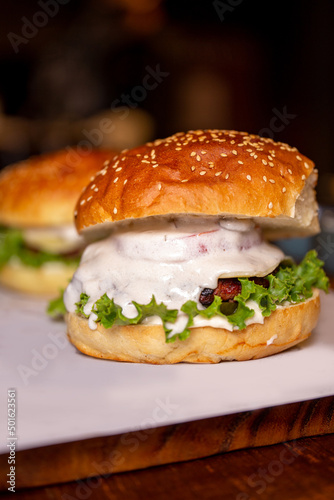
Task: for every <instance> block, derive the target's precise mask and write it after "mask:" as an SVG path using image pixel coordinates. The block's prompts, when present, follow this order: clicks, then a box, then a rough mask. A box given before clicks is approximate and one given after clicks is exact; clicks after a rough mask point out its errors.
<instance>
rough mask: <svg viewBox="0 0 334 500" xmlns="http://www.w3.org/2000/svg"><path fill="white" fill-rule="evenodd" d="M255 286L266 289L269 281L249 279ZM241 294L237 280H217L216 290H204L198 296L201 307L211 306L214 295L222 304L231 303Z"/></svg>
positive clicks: (255, 278) (256, 278)
mask: <svg viewBox="0 0 334 500" xmlns="http://www.w3.org/2000/svg"><path fill="white" fill-rule="evenodd" d="M249 279H250V280H252V281H254V283H255V284H256V285H261V286H263V287H264V288H268V286H269V281H268V280H267V279H266V278H258V277H253V278H249ZM239 293H241V283H240V281H239V280H238V278H219V279H218V284H217V287H216V288H214V289H213V288H204V289H203V290H202V292H201V294H200V297H199V301H200V303H201V304H202V305H203V306H209V305H210V304H212V302H213V300H214V297H215V295H218V297H220V298H221V299H222V301H223V302H233V300H234V298H235V297H236V295H239Z"/></svg>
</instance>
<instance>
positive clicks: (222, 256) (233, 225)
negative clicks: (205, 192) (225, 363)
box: [64, 218, 284, 331]
mask: <svg viewBox="0 0 334 500" xmlns="http://www.w3.org/2000/svg"><path fill="white" fill-rule="evenodd" d="M148 224H152V225H148ZM283 258H284V254H283V253H282V252H281V250H279V249H278V248H277V247H274V246H273V245H270V244H268V243H266V242H264V241H263V240H262V237H261V233H260V231H259V229H258V228H256V227H255V225H254V223H253V222H252V221H247V220H242V221H241V220H236V219H234V220H224V219H221V220H219V219H216V220H212V219H205V218H185V219H183V218H179V219H176V220H174V221H169V222H161V221H156V222H153V223H152V222H151V223H147V224H146V225H145V224H138V225H136V223H134V224H133V225H132V227H127V228H121V229H118V230H116V231H115V232H114V234H112V235H111V236H110V237H109V238H107V239H105V240H103V241H99V242H97V243H93V244H91V245H89V246H88V247H87V248H86V250H85V251H84V254H83V256H82V259H81V263H80V266H79V268H78V269H77V271H76V272H75V274H74V277H73V279H72V281H71V283H70V284H69V286H68V287H67V289H66V291H65V294H64V301H65V305H66V308H67V310H68V311H70V312H75V309H76V306H75V303H76V302H78V301H79V299H80V294H81V293H86V294H87V295H88V296H89V297H90V299H89V302H88V303H87V304H86V306H85V309H84V312H85V313H86V314H87V315H90V319H89V326H90V328H92V329H93V328H94V327H95V323H94V319H96V317H95V315H94V314H93V313H91V310H92V306H93V304H94V303H95V302H96V300H98V299H99V298H100V297H101V296H102V295H103V294H104V293H106V294H107V295H108V297H109V298H113V299H114V301H115V303H116V304H118V305H120V306H121V307H122V308H123V313H124V314H125V315H126V316H128V317H134V316H135V315H136V314H137V311H136V310H135V308H134V306H133V304H132V301H136V302H139V303H140V304H147V303H148V302H149V301H150V300H151V297H152V295H154V296H155V298H156V301H157V302H158V303H160V302H163V303H164V304H165V305H166V306H167V307H168V308H169V309H180V308H181V306H182V304H184V302H186V301H187V300H194V301H196V302H198V299H199V295H200V292H201V290H202V289H203V288H215V287H216V286H217V280H218V278H219V277H224V278H225V277H243V276H244V277H245V276H265V275H266V274H268V273H270V272H271V271H273V269H275V268H276V267H277V265H278V264H279V263H280V262H281V260H282V259H283ZM252 308H254V307H252ZM151 321H155V320H154V319H152V320H151ZM159 321H160V320H159ZM182 321H184V320H182V315H180V318H178V322H182ZM250 322H252V323H253V322H260V323H261V322H263V317H262V314H261V313H259V311H257V309H256V314H255V315H254V318H251V320H250ZM200 325H201V326H202V325H211V326H215V327H219V328H228V329H229V330H231V329H232V326H231V325H230V324H229V323H228V322H227V321H226V320H225V319H224V318H213V319H211V320H205V319H203V318H199V317H198V318H195V325H194V326H200ZM178 327H181V325H178ZM175 329H176V328H175V325H174V327H173V330H174V331H175Z"/></svg>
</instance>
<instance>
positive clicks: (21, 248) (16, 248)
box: [0, 228, 80, 269]
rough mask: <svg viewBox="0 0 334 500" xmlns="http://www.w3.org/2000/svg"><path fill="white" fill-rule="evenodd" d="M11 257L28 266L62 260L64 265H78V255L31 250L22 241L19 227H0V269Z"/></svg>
mask: <svg viewBox="0 0 334 500" xmlns="http://www.w3.org/2000/svg"><path fill="white" fill-rule="evenodd" d="M12 257H16V258H17V259H19V260H20V261H21V263H22V264H24V265H26V266H30V267H36V268H38V267H41V266H42V265H43V264H45V263H47V262H62V263H63V264H66V265H72V264H73V265H78V264H79V261H80V257H79V256H77V255H76V256H70V255H59V254H52V253H50V252H44V251H42V250H36V251H34V250H32V249H30V248H28V247H27V246H26V244H25V242H24V238H23V232H22V231H20V230H19V229H10V228H0V269H1V267H3V266H4V265H5V264H7V263H8V262H9V261H10V259H11V258H12Z"/></svg>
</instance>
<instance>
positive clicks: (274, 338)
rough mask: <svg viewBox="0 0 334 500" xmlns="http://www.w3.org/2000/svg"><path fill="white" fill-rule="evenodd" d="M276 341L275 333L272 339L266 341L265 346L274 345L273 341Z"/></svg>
mask: <svg viewBox="0 0 334 500" xmlns="http://www.w3.org/2000/svg"><path fill="white" fill-rule="evenodd" d="M276 339H277V333H275V335H273V336H272V337H270V339H269V340H267V345H271V344H273V343H274V340H276Z"/></svg>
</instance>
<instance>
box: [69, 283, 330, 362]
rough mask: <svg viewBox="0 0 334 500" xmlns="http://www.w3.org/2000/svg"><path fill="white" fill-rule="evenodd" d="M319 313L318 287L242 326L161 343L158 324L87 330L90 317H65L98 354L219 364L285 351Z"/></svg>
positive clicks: (84, 347)
mask: <svg viewBox="0 0 334 500" xmlns="http://www.w3.org/2000/svg"><path fill="white" fill-rule="evenodd" d="M319 312H320V298H319V290H314V292H313V296H312V297H311V298H310V299H308V300H306V301H305V302H301V303H299V304H295V305H290V306H287V307H280V308H278V309H276V311H275V312H273V313H272V314H271V316H269V317H268V318H265V319H264V323H263V324H259V323H254V324H252V325H249V326H248V327H247V328H245V329H244V330H240V331H239V330H236V331H233V332H230V331H228V330H225V329H223V328H212V327H210V326H206V327H200V328H192V329H191V334H190V336H189V337H188V338H187V339H186V340H182V341H181V340H176V341H175V342H173V343H168V344H167V343H166V342H165V332H164V330H163V328H162V326H160V325H154V326H152V325H129V326H114V327H112V328H110V329H105V328H104V327H103V326H101V324H98V325H97V329H96V330H91V329H90V328H89V326H88V320H87V319H85V318H83V317H81V316H78V315H77V314H74V313H68V314H67V315H66V322H67V328H68V330H67V333H68V337H69V339H70V341H71V342H72V344H74V345H75V346H76V347H77V349H79V351H81V352H83V353H84V354H88V355H89V356H94V357H96V358H104V359H112V360H114V361H130V362H135V363H152V364H172V363H180V362H182V361H186V362H188V363H219V362H220V361H223V360H239V361H244V360H247V359H257V358H263V357H265V356H270V355H271V354H275V353H277V352H280V351H284V350H285V349H288V348H289V347H292V346H294V345H296V344H298V343H299V342H302V341H303V340H305V339H307V337H309V336H310V334H311V331H312V329H313V328H314V326H315V325H316V322H317V320H318V316H319Z"/></svg>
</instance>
